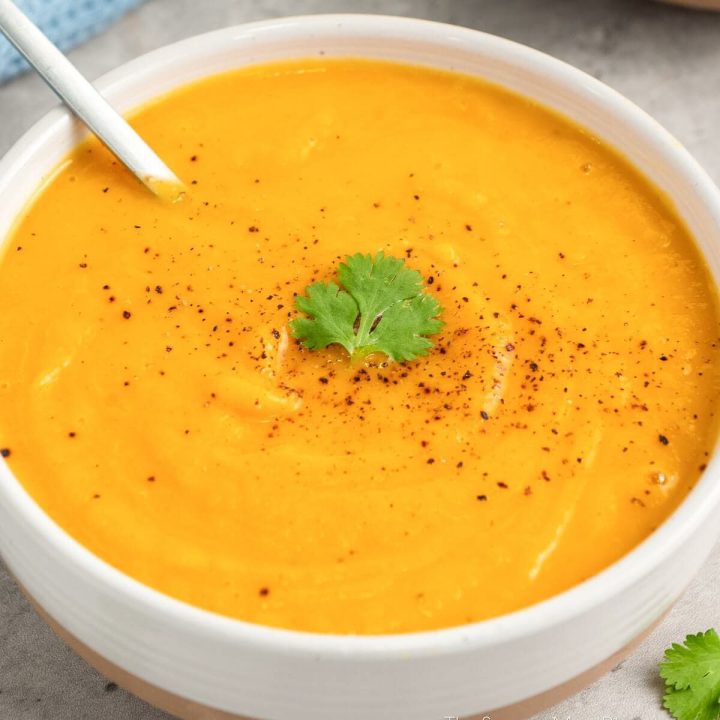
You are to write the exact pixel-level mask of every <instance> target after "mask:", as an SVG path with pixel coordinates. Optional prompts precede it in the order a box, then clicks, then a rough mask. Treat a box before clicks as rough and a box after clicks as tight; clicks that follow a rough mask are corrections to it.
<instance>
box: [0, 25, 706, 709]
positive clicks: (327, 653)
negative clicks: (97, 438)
mask: <svg viewBox="0 0 720 720" xmlns="http://www.w3.org/2000/svg"><path fill="white" fill-rule="evenodd" d="M319 54H324V55H327V56H359V57H370V58H383V59H390V60H398V61H403V62H410V63H418V64H424V65H429V66H433V67H439V68H445V69H451V70H457V71H461V72H466V73H471V74H476V75H478V76H481V77H484V78H486V79H488V80H490V81H492V82H496V83H499V84H501V85H504V86H506V87H508V88H510V89H512V90H515V91H517V92H520V93H522V94H523V95H526V96H528V97H530V98H533V99H535V100H537V101H538V102H540V103H542V104H544V105H546V106H549V107H551V108H554V109H556V110H558V111H560V112H562V113H564V114H565V115H567V116H569V117H571V118H572V119H574V120H575V121H576V122H579V123H580V124H582V125H584V126H586V127H588V128H589V129H590V130H592V131H593V132H594V133H595V134H597V135H599V136H600V137H602V138H604V139H605V140H607V141H608V142H609V143H611V144H612V145H614V146H615V147H616V148H618V149H619V150H620V151H621V152H623V153H624V154H625V155H626V156H627V157H629V159H630V160H631V161H632V162H633V163H634V164H635V165H637V166H638V167H639V168H640V169H641V170H642V171H643V172H644V173H645V174H646V175H648V176H649V177H650V178H651V179H652V180H653V181H654V182H655V183H656V184H657V185H659V186H660V188H661V189H662V190H663V191H664V192H666V193H667V195H668V196H669V197H670V198H671V199H672V201H673V202H674V203H675V205H676V207H677V209H678V211H679V212H680V214H681V215H682V217H683V218H684V219H685V221H686V222H687V224H688V225H689V227H690V228H691V230H692V231H693V233H694V235H695V237H696V238H697V239H698V243H699V245H700V247H701V250H702V252H703V253H704V255H705V258H706V259H707V263H708V265H709V267H710V269H711V272H712V274H713V277H714V278H715V281H716V282H719V281H720V196H719V193H718V190H717V188H715V186H714V185H713V183H712V182H711V181H710V179H709V178H708V177H707V176H706V175H705V173H704V172H703V171H702V170H701V169H700V167H699V166H698V165H697V163H695V161H694V160H692V158H691V157H690V156H689V155H688V154H687V152H686V151H685V150H684V149H683V148H682V146H681V145H680V144H679V143H678V142H677V141H676V140H674V139H673V138H672V137H671V136H670V135H669V134H668V133H666V132H665V131H664V130H663V129H662V128H661V127H660V126H659V125H657V123H655V122H654V121H653V120H652V119H651V118H650V117H648V116H647V115H645V114H644V113H643V112H642V111H641V110H639V109H638V108H637V107H635V106H634V105H633V104H632V103H630V102H629V101H628V100H626V99H625V98H623V97H622V96H620V95H618V94H617V93H615V92H614V91H612V90H610V89H609V88H607V87H606V86H604V85H603V84H601V83H599V82H598V81H596V80H594V79H593V78H591V77H589V76H587V75H585V74H583V73H582V72H580V71H578V70H576V69H574V68H572V67H570V66H568V65H565V64H564V63H561V62H560V61H558V60H554V59H552V58H550V57H548V56H546V55H543V54H541V53H538V52H536V51H534V50H531V49H529V48H526V47H523V46H521V45H517V44H515V43H512V42H509V41H507V40H503V39H500V38H497V37H493V36H490V35H486V34H483V33H480V32H476V31H473V30H468V29H463V28H459V27H454V26H450V25H441V24H436V23H429V22H425V21H419V20H410V19H405V18H390V17H374V16H361V15H358V16H342V15H336V16H313V17H304V18H282V19H279V20H272V21H268V22H261V23H254V24H250V25H244V26H239V27H233V28H227V29H224V30H220V31H217V32H214V33H210V34H207V35H202V36H198V37H195V38H191V39H189V40H186V41H183V42H181V43H177V44H175V45H171V46H168V47H167V48H163V49H161V50H158V51H156V52H153V53H151V54H149V55H146V56H143V57H141V58H139V59H137V60H135V61H133V62H131V63H129V64H127V65H125V66H123V67H122V68H120V69H118V70H116V71H114V72H112V73H110V74H109V75H107V76H105V77H104V78H103V79H101V80H100V81H99V83H98V85H99V87H100V88H101V89H102V90H103V92H104V93H105V94H106V96H107V97H108V98H109V99H110V100H111V102H112V103H113V104H114V105H115V106H116V107H118V108H120V109H122V110H128V109H130V108H132V107H135V106H137V105H138V104H141V103H142V102H144V101H146V100H149V99H150V98H153V97H156V96H157V95H159V94H161V93H163V92H166V91H168V90H170V89H172V88H173V87H176V86H179V85H182V84H184V83H186V82H188V81H190V80H193V79H196V78H199V77H204V76H207V75H211V74H213V73H215V72H218V71H222V70H226V69H229V68H233V67H239V66H242V65H246V64H250V63H256V62H262V61H270V60H275V59H282V58H291V57H307V56H313V55H319ZM82 132H83V131H82V129H81V128H79V127H78V126H77V124H76V123H75V122H74V121H73V120H72V119H71V118H70V117H69V116H68V114H67V113H66V112H64V111H63V110H56V111H54V112H52V113H50V114H49V115H48V116H46V117H45V118H44V119H43V120H41V121H40V122H39V123H38V124H37V125H36V126H35V127H34V128H32V129H31V130H30V131H29V132H28V133H27V134H26V135H25V136H24V137H23V138H22V139H21V140H20V141H19V142H18V143H17V144H16V146H15V147H14V148H13V149H12V150H11V151H10V153H9V154H8V155H7V156H6V157H5V158H4V160H3V161H2V162H0V238H4V237H7V235H8V232H9V230H10V229H11V226H12V224H13V222H14V221H15V219H16V218H17V216H18V214H19V213H20V212H21V211H22V209H23V207H24V206H25V204H26V203H27V201H28V199H29V198H30V197H32V195H33V193H34V192H36V189H37V187H38V186H40V185H41V183H42V182H43V180H44V179H45V178H47V176H48V175H49V174H50V173H51V172H52V170H53V168H54V166H55V164H56V163H57V162H58V161H59V160H60V159H61V158H62V157H63V155H64V154H65V153H66V152H67V151H68V150H69V149H70V148H71V147H72V146H73V145H74V144H75V143H76V142H77V141H78V139H79V138H80V137H81V136H82ZM0 242H2V241H1V240H0ZM718 508H720V477H719V470H718V461H717V457H713V459H712V460H711V462H710V463H709V467H708V469H707V471H706V472H705V474H704V476H703V478H702V479H701V480H700V482H699V483H698V484H697V486H696V487H695V489H694V490H693V491H692V493H691V494H690V495H689V497H688V498H687V499H686V501H685V502H684V503H683V504H682V505H681V507H680V508H679V509H678V510H677V511H676V512H675V513H674V514H673V515H672V516H671V517H670V519H669V520H668V521H667V522H665V523H664V524H663V525H662V526H661V528H659V530H657V531H656V532H655V533H654V535H653V536H651V537H650V538H648V539H647V540H646V541H645V542H644V543H642V544H641V545H640V546H638V548H636V549H635V550H634V551H633V552H631V553H630V554H628V555H627V556H626V557H624V558H623V559H622V560H620V561H619V562H618V563H616V564H614V565H613V566H611V567H610V568H608V569H607V570H605V571H604V572H602V573H600V574H599V575H597V576H595V577H594V578H592V579H591V580H589V581H587V582H585V583H583V584H581V585H579V586H577V587H575V588H573V589H571V590H569V591H567V592H565V593H563V594H561V595H558V596H556V597H554V598H552V599H550V600H548V601H545V602H543V603H540V604H538V605H535V606H533V607H530V608H527V609H525V610H522V611H520V612H516V613H513V614H511V615H506V616H503V617H500V618H497V619H493V620H490V621H486V622H482V623H477V624H473V625H468V626H464V627H458V628H451V629H448V630H440V631H434V632H424V633H415V634H408V635H394V636H392V635H388V636H370V637H344V636H330V635H315V634H310V633H297V632H291V631H284V630H278V629H272V628H266V627H261V626H257V625H251V624H248V623H242V622H239V621H235V620H231V619H228V618H223V617H220V616H217V615H213V614H211V613H208V612H205V611H202V610H200V609H197V608H193V607H191V606H189V605H185V604H183V603H181V602H179V601H176V600H173V599H171V598H168V597H166V596H164V595H162V594H160V593H158V592H155V591H154V590H152V589H150V588H147V587H145V586H143V585H141V584H139V583H137V582H135V581H134V580H132V579H130V578H128V577H127V576H125V575H123V574H121V573H120V572H118V571H116V570H115V569H113V568H111V567H110V566H108V565H106V564H105V563H104V562H103V561H101V560H100V559H99V558H97V557H95V556H94V555H92V554H91V553H90V552H88V551H87V550H85V549H84V548H83V547H81V546H80V545H79V544H77V543H76V542H75V541H74V540H72V538H70V537H69V536H68V535H66V534H65V533H64V532H63V531H62V530H61V529H60V528H59V527H58V526H57V525H55V523H54V522H53V521H52V520H51V519H50V518H48V517H47V516H46V515H45V514H44V513H43V511H42V510H41V509H40V508H39V507H38V506H37V505H36V504H35V503H34V501H33V500H32V499H31V498H30V497H29V496H28V495H27V493H26V492H25V491H24V489H23V488H22V486H21V485H20V484H19V482H18V481H17V479H16V478H15V477H13V475H12V473H11V472H10V470H9V468H8V467H7V465H6V464H5V463H4V462H2V461H0V553H1V554H2V556H3V558H4V559H5V561H6V563H7V564H8V566H9V568H10V570H11V571H12V572H13V573H14V575H15V576H16V577H17V578H18V580H19V581H20V583H21V584H22V585H23V586H24V587H25V589H26V590H27V592H28V593H29V594H30V595H31V596H32V597H33V598H34V599H35V600H36V602H37V603H38V604H39V605H40V606H41V607H42V608H43V609H44V610H45V611H46V612H47V613H48V614H49V615H50V616H51V617H52V618H53V619H54V620H55V621H56V622H57V623H59V624H60V625H61V626H62V627H63V628H65V629H66V630H67V631H68V632H69V633H71V634H72V635H74V636H75V637H76V638H78V639H79V640H80V641H81V642H82V643H84V644H85V645H87V646H88V647H89V648H91V649H92V650H93V651H95V652H96V653H98V654H99V655H101V656H102V657H104V658H106V659H107V660H109V661H110V662H112V663H113V664H115V665H117V666H119V667H120V668H122V669H123V670H125V671H127V672H129V673H131V674H133V675H135V676H138V677H140V678H141V679H143V680H145V681H147V682H149V683H151V684H153V685H155V686H158V687H159V688H162V689H164V690H167V691H169V692H171V693H173V694H176V695H179V696H181V697H184V698H189V699H191V700H193V701H195V702H199V703H202V704H205V705H208V706H210V707H213V708H218V709H221V710H225V711H228V712H233V713H238V714H242V715H245V716H250V717H255V718H262V719H264V720H337V718H343V719H344V720H360V719H366V718H372V719H373V720H390V719H392V720H398V719H400V720H402V719H407V720H420V719H422V720H425V719H426V718H442V717H444V716H464V715H473V714H481V713H483V712H487V711H489V710H492V709H493V708H498V707H504V706H507V705H511V704H513V703H517V702H520V701H522V700H524V699H525V698H528V697H530V696H533V695H536V694H538V693H541V692H543V691H546V690H548V689H550V688H553V687H556V686H558V685H560V684H561V683H564V682H565V681H567V680H569V679H571V678H573V677H575V676H577V675H579V674H581V673H583V672H584V671H586V670H588V669H590V668H592V667H593V666H595V665H597V664H598V663H600V662H602V661H603V660H604V659H606V658H608V657H609V656H610V655H612V654H613V653H615V652H616V651H618V650H619V649H620V648H622V647H624V646H625V645H627V644H628V643H629V642H631V641H632V640H633V639H634V638H636V637H637V636H639V635H640V634H642V633H643V631H645V630H646V629H647V628H648V627H650V626H651V625H652V624H653V623H654V622H656V621H657V620H658V619H659V618H660V617H661V616H662V615H663V613H665V612H666V611H667V610H668V609H669V608H670V606H671V605H672V604H673V602H674V601H675V600H676V599H677V598H678V596H679V594H680V593H681V592H682V590H683V589H684V587H685V586H686V585H687V583H688V582H689V581H690V579H691V578H692V576H693V575H694V574H695V573H696V571H697V570H698V569H699V567H700V565H701V564H702V562H703V561H704V559H705V558H706V556H707V555H708V553H709V552H710V549H711V548H712V547H713V545H714V543H715V541H716V540H717V537H718V535H720V523H718V522H717V520H716V517H717V515H716V513H717V510H718Z"/></svg>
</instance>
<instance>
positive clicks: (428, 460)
mask: <svg viewBox="0 0 720 720" xmlns="http://www.w3.org/2000/svg"><path fill="white" fill-rule="evenodd" d="M434 462H435V458H428V459H427V464H428V465H432V464H433V463H434Z"/></svg>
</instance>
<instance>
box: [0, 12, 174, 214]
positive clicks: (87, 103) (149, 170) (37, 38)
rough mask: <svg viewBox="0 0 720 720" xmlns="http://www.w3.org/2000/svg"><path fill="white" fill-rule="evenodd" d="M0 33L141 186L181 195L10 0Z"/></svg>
mask: <svg viewBox="0 0 720 720" xmlns="http://www.w3.org/2000/svg"><path fill="white" fill-rule="evenodd" d="M0 32H2V33H3V34H4V35H5V37H7V39H8V40H9V41H10V42H11V43H12V44H13V45H14V46H15V47H16V48H17V50H18V51H19V52H20V53H21V54H22V55H23V56H24V57H25V58H26V59H27V61H28V62H29V63H30V64H31V65H32V66H33V67H34V68H35V70H37V72H38V73H39V74H40V75H41V77H42V78H43V80H45V82H46V83H47V84H48V85H49V86H50V88H51V89H52V90H53V91H54V92H55V93H56V94H57V95H58V97H59V98H60V99H61V100H62V101H63V102H64V103H65V104H66V105H67V106H68V107H69V108H70V109H71V110H72V111H73V112H74V113H75V115H77V116H78V117H79V118H80V119H81V120H82V121H83V122H84V123H85V124H86V125H87V126H88V127H89V128H90V129H91V130H92V131H93V132H94V133H95V134H96V135H97V136H98V137H99V138H100V139H101V140H102V142H103V143H105V145H107V147H108V148H109V149H110V150H111V151H112V152H113V153H114V154H115V155H116V156H117V157H118V159H119V160H120V161H121V162H122V163H124V164H125V165H126V166H127V167H128V168H130V170H131V171H132V172H133V173H134V174H135V175H136V176H137V178H138V179H139V180H140V181H141V182H142V183H143V184H144V185H146V186H147V187H148V188H149V189H150V190H151V191H152V192H153V193H155V194H156V195H159V196H161V197H165V198H168V199H171V200H176V199H178V198H179V197H180V195H181V194H182V191H183V184H182V182H181V181H180V180H179V179H178V178H177V176H176V175H175V173H173V171H172V170H170V168H169V167H168V166H167V165H165V163H164V162H163V161H162V160H161V159H160V158H159V157H158V156H157V155H156V154H155V152H154V151H153V150H152V149H151V148H150V147H149V146H148V145H147V143H146V142H145V141H144V140H143V139H142V138H141V137H140V136H139V135H138V134H137V133H136V132H135V130H133V129H132V127H130V125H129V123H128V122H127V121H126V120H125V119H124V118H123V117H122V116H121V115H120V114H119V113H118V112H116V111H115V110H114V109H113V108H112V107H111V105H110V104H109V103H108V102H107V100H105V98H103V97H102V95H100V93H99V92H98V91H97V90H96V89H95V88H94V87H93V86H92V85H91V84H90V83H89V82H88V81H87V80H86V79H85V78H84V77H83V76H82V75H81V74H80V72H79V71H78V70H77V68H75V66H74V65H73V64H72V63H71V62H70V61H69V60H68V59H67V58H66V57H65V55H63V54H62V53H61V52H60V50H58V48H57V47H55V45H53V44H52V43H51V42H50V40H49V39H48V38H47V37H46V36H45V35H44V34H43V33H42V32H41V31H40V29H39V28H37V27H36V26H35V25H34V24H33V23H32V22H31V21H30V19H29V18H28V17H26V16H25V15H24V14H23V13H22V12H21V11H20V9H19V8H18V7H17V6H16V5H15V3H13V2H12V1H11V0H0Z"/></svg>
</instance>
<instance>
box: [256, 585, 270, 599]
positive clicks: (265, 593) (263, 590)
mask: <svg viewBox="0 0 720 720" xmlns="http://www.w3.org/2000/svg"><path fill="white" fill-rule="evenodd" d="M269 594H270V588H266V587H261V588H260V590H258V595H260V597H267V596H268V595H269Z"/></svg>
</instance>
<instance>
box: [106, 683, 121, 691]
mask: <svg viewBox="0 0 720 720" xmlns="http://www.w3.org/2000/svg"><path fill="white" fill-rule="evenodd" d="M117 689H118V686H117V683H114V682H109V683H108V684H107V685H106V686H105V692H107V693H111V692H115V691H116V690H117Z"/></svg>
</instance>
